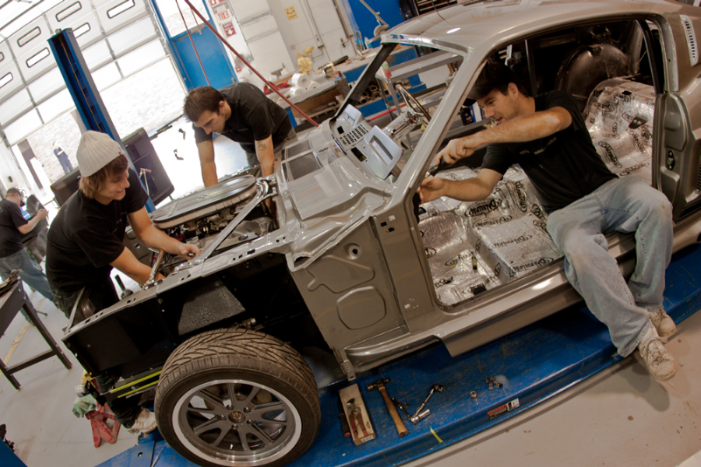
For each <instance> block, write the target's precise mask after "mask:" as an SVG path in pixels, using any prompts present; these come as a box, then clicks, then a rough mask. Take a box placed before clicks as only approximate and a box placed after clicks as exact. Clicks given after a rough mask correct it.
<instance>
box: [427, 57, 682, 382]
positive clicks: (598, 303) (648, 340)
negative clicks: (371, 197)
mask: <svg viewBox="0 0 701 467" xmlns="http://www.w3.org/2000/svg"><path fill="white" fill-rule="evenodd" d="M468 98H470V99H474V100H476V101H477V103H478V104H479V105H480V107H482V108H483V109H484V112H485V115H486V117H487V118H489V117H492V118H494V119H495V120H496V122H497V124H498V125H497V126H495V127H494V128H489V129H486V130H483V131H480V132H478V133H475V134H473V135H470V136H467V137H464V138H459V139H454V140H452V141H450V142H449V143H448V145H447V146H446V147H445V149H443V150H442V151H441V152H440V153H438V155H437V156H436V159H437V162H438V161H440V159H443V160H445V161H446V162H447V163H450V164H452V163H454V162H455V161H457V160H458V159H461V158H464V157H470V156H471V155H472V154H473V153H474V152H475V150H476V149H477V148H478V147H479V146H481V145H485V144H487V145H488V147H487V153H486V155H485V156H484V161H483V164H482V168H481V170H480V171H479V173H478V175H477V177H475V178H472V179H468V180H461V181H453V180H445V179H442V178H438V177H433V178H428V179H426V180H424V181H423V182H422V183H421V187H420V188H419V195H420V196H421V200H422V201H423V202H427V201H431V200H433V199H436V198H439V197H441V196H448V197H451V198H455V199H459V200H462V201H478V200H483V199H486V198H487V197H488V196H489V195H490V194H491V193H492V190H494V187H495V186H496V184H497V182H499V180H501V178H502V175H503V174H504V173H505V172H506V170H507V169H508V168H509V167H510V166H511V165H513V164H519V165H520V166H521V168H522V169H523V170H524V171H525V172H526V175H528V178H529V179H530V180H531V182H533V185H534V187H535V188H536V191H537V193H538V196H539V198H540V200H541V202H542V203H543V205H544V207H545V208H546V210H547V211H548V225H547V228H548V232H549V233H550V236H551V237H552V239H553V241H554V242H555V244H556V245H557V247H558V248H559V249H560V251H562V253H564V255H565V274H566V275H567V279H568V280H569V282H570V284H572V286H573V287H574V288H575V289H576V290H577V292H579V294H580V295H581V296H582V297H583V298H584V301H585V302H586V304H587V307H588V308H589V310H591V312H592V313H593V314H594V316H596V317H597V318H598V319H599V320H600V321H601V322H603V323H604V324H606V326H607V327H608V329H609V333H610V335H611V340H612V341H613V344H614V345H615V346H616V348H617V349H618V353H619V354H620V355H621V356H623V357H627V356H628V355H630V354H632V353H633V352H634V351H635V350H636V348H637V349H638V351H639V352H640V355H641V356H642V359H643V362H645V365H646V366H647V368H648V371H649V372H650V373H651V374H652V376H654V377H655V378H656V379H658V380H660V381H665V380H668V379H670V378H672V377H673V376H674V374H675V373H676V371H677V365H676V362H675V361H674V358H672V356H671V355H670V354H669V353H668V352H667V350H666V349H665V348H664V346H663V345H662V344H663V342H664V340H663V339H664V338H666V337H668V336H671V335H672V334H674V332H675V330H676V326H675V324H674V321H673V320H672V319H671V318H670V317H669V316H668V315H667V313H665V310H664V306H663V299H664V297H663V292H664V279H665V269H666V268H667V266H668V265H669V262H670V259H671V255H672V240H673V232H672V227H673V224H672V205H671V204H670V203H669V201H668V200H667V198H666V197H665V196H664V195H663V194H662V193H660V192H659V191H657V190H655V189H654V188H652V187H651V186H649V185H648V184H647V183H646V182H645V181H643V180H642V179H641V178H639V177H635V176H630V177H623V178H618V177H617V176H616V175H614V174H613V173H611V171H609V169H608V167H606V165H605V164H604V162H603V161H602V160H601V158H600V157H599V155H598V154H597V152H596V149H595V148H594V145H593V144H592V140H591V136H590V135H589V131H588V130H587V127H586V125H585V123H584V118H583V117H582V114H581V113H580V112H579V109H578V107H577V104H576V102H575V100H574V99H573V98H572V96H570V95H569V94H567V93H566V92H564V91H551V92H548V93H545V94H540V95H538V96H536V97H531V96H530V95H529V93H528V91H527V90H526V89H525V87H524V86H523V85H522V84H521V83H520V82H519V80H518V78H517V77H516V76H515V74H514V73H513V72H512V71H511V69H509V68H508V67H507V66H505V65H503V64H501V63H487V64H486V65H485V67H484V69H483V71H482V73H481V75H480V76H479V78H478V79H477V82H476V83H475V85H474V87H473V88H472V89H471V90H470V93H469V94H468ZM613 231H618V232H624V233H635V239H636V254H637V261H636V266H635V271H634V272H633V275H632V276H631V278H630V279H629V280H628V281H627V283H626V280H625V279H624V278H623V276H622V274H621V272H620V270H619V268H618V263H617V262H616V258H614V257H613V256H611V255H610V254H609V252H608V244H607V242H606V237H605V234H607V233H609V232H613Z"/></svg>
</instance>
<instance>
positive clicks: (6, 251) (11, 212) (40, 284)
mask: <svg viewBox="0 0 701 467" xmlns="http://www.w3.org/2000/svg"><path fill="white" fill-rule="evenodd" d="M22 197H23V196H22V192H21V191H20V190H18V189H17V188H10V189H9V190H7V194H6V195H5V199H4V200H2V201H0V276H2V279H3V280H7V278H8V277H9V276H10V273H11V272H12V271H13V270H15V269H19V270H20V271H21V272H20V273H19V276H20V278H21V279H22V280H23V281H24V282H26V283H27V285H29V286H30V287H32V288H33V289H34V290H36V291H37V292H39V293H40V294H42V295H43V296H44V297H46V298H47V299H48V300H50V301H52V302H53V301H54V296H53V294H52V293H51V288H50V287H49V283H48V281H47V280H46V276H45V275H44V273H43V272H42V270H41V268H40V267H39V266H38V265H37V263H36V262H34V261H33V260H32V259H31V258H30V257H29V253H27V251H26V250H25V248H24V244H22V240H21V235H23V234H27V233H29V232H30V231H31V230H32V229H34V228H35V227H36V225H37V224H38V223H39V221H41V220H42V219H45V218H46V216H48V215H49V213H48V212H47V211H46V210H45V209H40V210H39V211H37V214H36V216H34V217H32V218H31V219H30V220H29V221H27V220H26V219H25V218H24V217H23V216H22V211H21V210H20V206H21V205H22Z"/></svg>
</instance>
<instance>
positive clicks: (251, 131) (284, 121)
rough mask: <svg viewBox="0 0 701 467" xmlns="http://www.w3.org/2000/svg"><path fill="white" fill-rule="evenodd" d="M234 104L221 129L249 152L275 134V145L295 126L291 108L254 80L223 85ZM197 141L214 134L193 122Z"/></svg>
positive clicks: (230, 101) (230, 103)
mask: <svg viewBox="0 0 701 467" xmlns="http://www.w3.org/2000/svg"><path fill="white" fill-rule="evenodd" d="M219 92H220V93H221V94H222V95H223V96H224V99H226V102H227V103H228V104H229V107H231V117H229V119H228V120H227V121H226V122H225V123H224V131H223V132H222V133H221V134H222V135H224V136H226V137H227V138H229V139H230V140H232V141H236V142H237V143H240V144H241V147H243V149H244V150H245V151H246V152H249V153H253V154H255V152H256V149H255V144H254V143H255V142H256V141H263V140H264V139H266V138H268V137H269V136H271V135H272V137H273V146H277V145H278V144H280V143H282V142H283V141H285V137H287V135H288V134H289V132H290V131H291V130H292V123H291V122H290V118H289V117H288V115H287V112H285V110H284V109H283V108H282V107H280V106H279V105H277V104H276V103H275V102H273V101H271V100H270V99H268V98H267V97H265V94H263V91H261V90H260V89H258V88H257V87H255V86H254V85H252V84H250V83H237V84H232V85H231V86H227V87H225V88H222V89H219ZM192 127H193V128H194V130H195V141H196V142H197V143H201V142H202V141H211V140H212V135H211V134H209V135H208V134H207V132H206V131H204V130H203V129H202V128H197V127H196V126H195V125H192Z"/></svg>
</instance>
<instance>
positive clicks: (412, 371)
mask: <svg viewBox="0 0 701 467" xmlns="http://www.w3.org/2000/svg"><path fill="white" fill-rule="evenodd" d="M666 281H667V282H666V283H667V288H666V290H665V308H666V310H667V312H668V313H669V315H670V316H671V317H672V318H673V319H674V321H675V322H677V323H679V322H681V321H683V320H684V319H686V318H688V317H689V316H691V315H692V314H693V313H694V312H696V310H698V309H699V308H701V246H698V245H694V246H691V247H688V248H686V249H684V250H683V251H680V252H678V253H676V254H675V255H674V256H673V257H672V263H671V264H670V266H669V268H667V273H666ZM620 360H621V358H620V356H618V355H617V354H616V349H615V348H614V347H613V345H612V344H611V340H610V338H609V334H608V330H607V329H606V327H605V326H604V325H603V324H602V323H600V322H599V321H598V320H597V319H596V318H594V316H593V315H592V314H591V312H589V310H588V309H587V308H586V306H584V304H581V305H577V306H573V307H570V308H567V309H565V310H563V311H561V312H559V313H557V314H555V315H552V316H550V317H548V318H545V319H543V320H541V321H539V322H537V323H535V324H532V325H530V326H528V327H525V328H523V329H521V330H519V331H516V332H514V333H512V334H509V335H508V336H505V337H502V338H501V339H498V340H496V341H493V342H491V343H489V344H486V345H484V346H482V347H480V348H478V349H475V350H473V351H471V352H469V353H467V354H465V355H462V356H459V357H456V358H452V357H451V356H450V355H449V354H448V351H447V350H446V349H445V347H444V346H442V345H440V344H439V345H435V346H433V347H430V348H427V349H424V350H421V351H419V352H417V353H415V354H412V355H409V356H407V357H404V358H401V359H399V360H397V361H394V362H392V363H389V364H386V365H384V366H382V367H380V368H377V369H375V370H372V371H370V372H367V373H365V374H361V375H359V377H358V379H357V381H356V382H357V383H358V385H359V386H360V388H361V392H362V394H363V398H364V399H365V403H366V406H367V408H368V411H369V413H370V418H371V420H372V423H373V427H374V428H375V432H376V433H378V438H377V439H375V440H373V441H370V442H368V443H366V444H363V445H361V446H358V447H356V446H354V445H353V442H352V441H351V440H350V439H349V438H344V437H343V435H342V433H341V427H340V422H339V420H338V406H337V404H336V398H337V394H338V391H339V390H340V389H342V388H343V387H346V386H348V383H347V382H342V383H337V384H335V385H332V386H330V387H327V388H325V389H324V390H322V392H321V394H320V399H321V416H322V418H321V427H320V429H319V435H318V437H317V439H316V441H315V442H314V444H313V445H312V447H311V449H309V451H307V453H305V454H304V455H303V456H302V457H300V458H299V459H297V460H296V461H295V462H293V463H291V464H289V465H290V466H291V467H322V466H323V467H328V466H344V467H351V466H364V467H372V466H396V465H401V464H403V463H406V462H409V461H412V460H415V459H418V458H420V457H422V456H425V455H428V454H431V453H433V452H435V451H437V450H440V449H442V448H445V447H447V446H450V445H452V444H454V443H457V442H459V441H462V440H464V439H467V438H469V437H471V436H473V435H475V434H477V433H479V432H481V431H484V430H486V429H488V428H491V427H493V426H495V425H497V424H499V423H502V422H504V421H505V420H508V419H510V418H512V417H514V416H516V415H518V414H519V413H521V412H523V411H526V410H528V409H530V408H532V407H534V406H536V405H537V404H539V403H541V402H544V401H546V400H548V399H550V398H552V397H554V396H556V395H558V394H559V393H561V392H563V391H565V390H567V389H569V388H570V387H572V386H574V385H576V384H578V383H580V382H582V381H584V380H585V379H587V378H588V377H590V376H592V375H594V374H596V373H598V372H600V371H601V370H603V369H605V368H607V367H609V366H611V365H613V364H614V363H616V362H618V361H620ZM490 376H495V377H496V379H497V380H498V381H501V382H503V383H504V384H503V387H501V388H494V389H492V390H489V388H488V385H487V383H486V382H485V380H486V379H488V378H489V377H490ZM379 377H383V378H387V377H389V378H391V381H392V382H391V383H389V384H388V386H387V388H388V391H389V393H390V395H391V396H392V397H394V398H396V399H397V400H399V401H402V402H409V403H411V404H412V405H411V408H414V409H415V408H416V407H417V405H418V404H419V403H420V402H421V401H422V400H423V399H424V398H425V397H426V394H427V393H428V389H429V388H430V387H431V385H432V384H433V383H440V384H444V385H445V386H446V387H447V389H446V391H445V392H444V393H442V394H441V393H436V394H435V395H434V396H433V397H432V398H431V400H430V402H429V404H428V407H429V408H430V409H431V415H430V416H428V417H427V418H426V419H424V420H423V421H421V422H419V423H418V424H416V425H412V424H411V423H409V422H408V421H407V420H406V419H405V423H406V426H407V428H408V430H409V434H408V435H407V436H405V437H404V438H399V436H398V435H397V430H396V428H395V427H394V424H393V422H392V420H391V418H390V416H389V414H388V413H387V410H386V409H385V406H384V402H383V400H382V397H381V396H380V394H379V393H378V392H377V391H373V392H368V391H366V390H365V389H364V388H365V387H366V386H367V385H368V384H370V383H372V382H374V381H376V380H377V379H378V378H379ZM471 391H475V392H477V398H476V399H471V398H470V396H469V393H470V392H471ZM402 417H403V415H402ZM192 465H194V464H192V463H191V462H189V461H187V460H185V459H184V458H182V457H181V456H180V455H178V454H177V453H176V452H175V451H174V450H173V449H172V448H171V447H170V446H169V445H168V444H167V443H166V442H165V441H163V439H162V438H161V437H160V435H159V434H158V432H156V433H155V434H151V435H150V436H149V437H148V438H145V439H142V440H141V441H140V443H139V444H138V445H136V446H134V447H133V448H131V449H129V450H127V451H125V452H123V453H122V454H120V455H118V456H116V457H114V458H112V459H110V460H109V461H107V462H105V463H103V464H101V466H102V467H141V466H144V467H183V466H192Z"/></svg>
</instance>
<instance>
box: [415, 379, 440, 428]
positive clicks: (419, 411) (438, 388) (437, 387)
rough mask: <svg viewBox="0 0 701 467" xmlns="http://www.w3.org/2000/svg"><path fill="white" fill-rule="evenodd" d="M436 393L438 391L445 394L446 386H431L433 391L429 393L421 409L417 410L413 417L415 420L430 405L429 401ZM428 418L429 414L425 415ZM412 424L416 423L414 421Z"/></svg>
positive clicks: (435, 384)
mask: <svg viewBox="0 0 701 467" xmlns="http://www.w3.org/2000/svg"><path fill="white" fill-rule="evenodd" d="M436 391H438V392H443V391H445V386H443V385H442V384H437V383H434V384H433V386H431V391H430V392H429V393H428V396H426V399H424V401H423V402H422V403H421V405H420V406H419V408H418V409H417V410H416V413H415V414H414V415H413V418H416V417H419V415H420V414H421V411H422V410H423V409H424V407H426V404H427V403H428V400H429V399H430V398H431V396H432V395H433V393H434V392H436ZM426 416H428V414H426V415H424V417H426ZM422 418H423V417H422ZM410 420H411V418H410ZM418 420H421V419H418ZM418 420H417V421H418ZM412 422H413V423H416V422H414V421H413V420H412Z"/></svg>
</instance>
